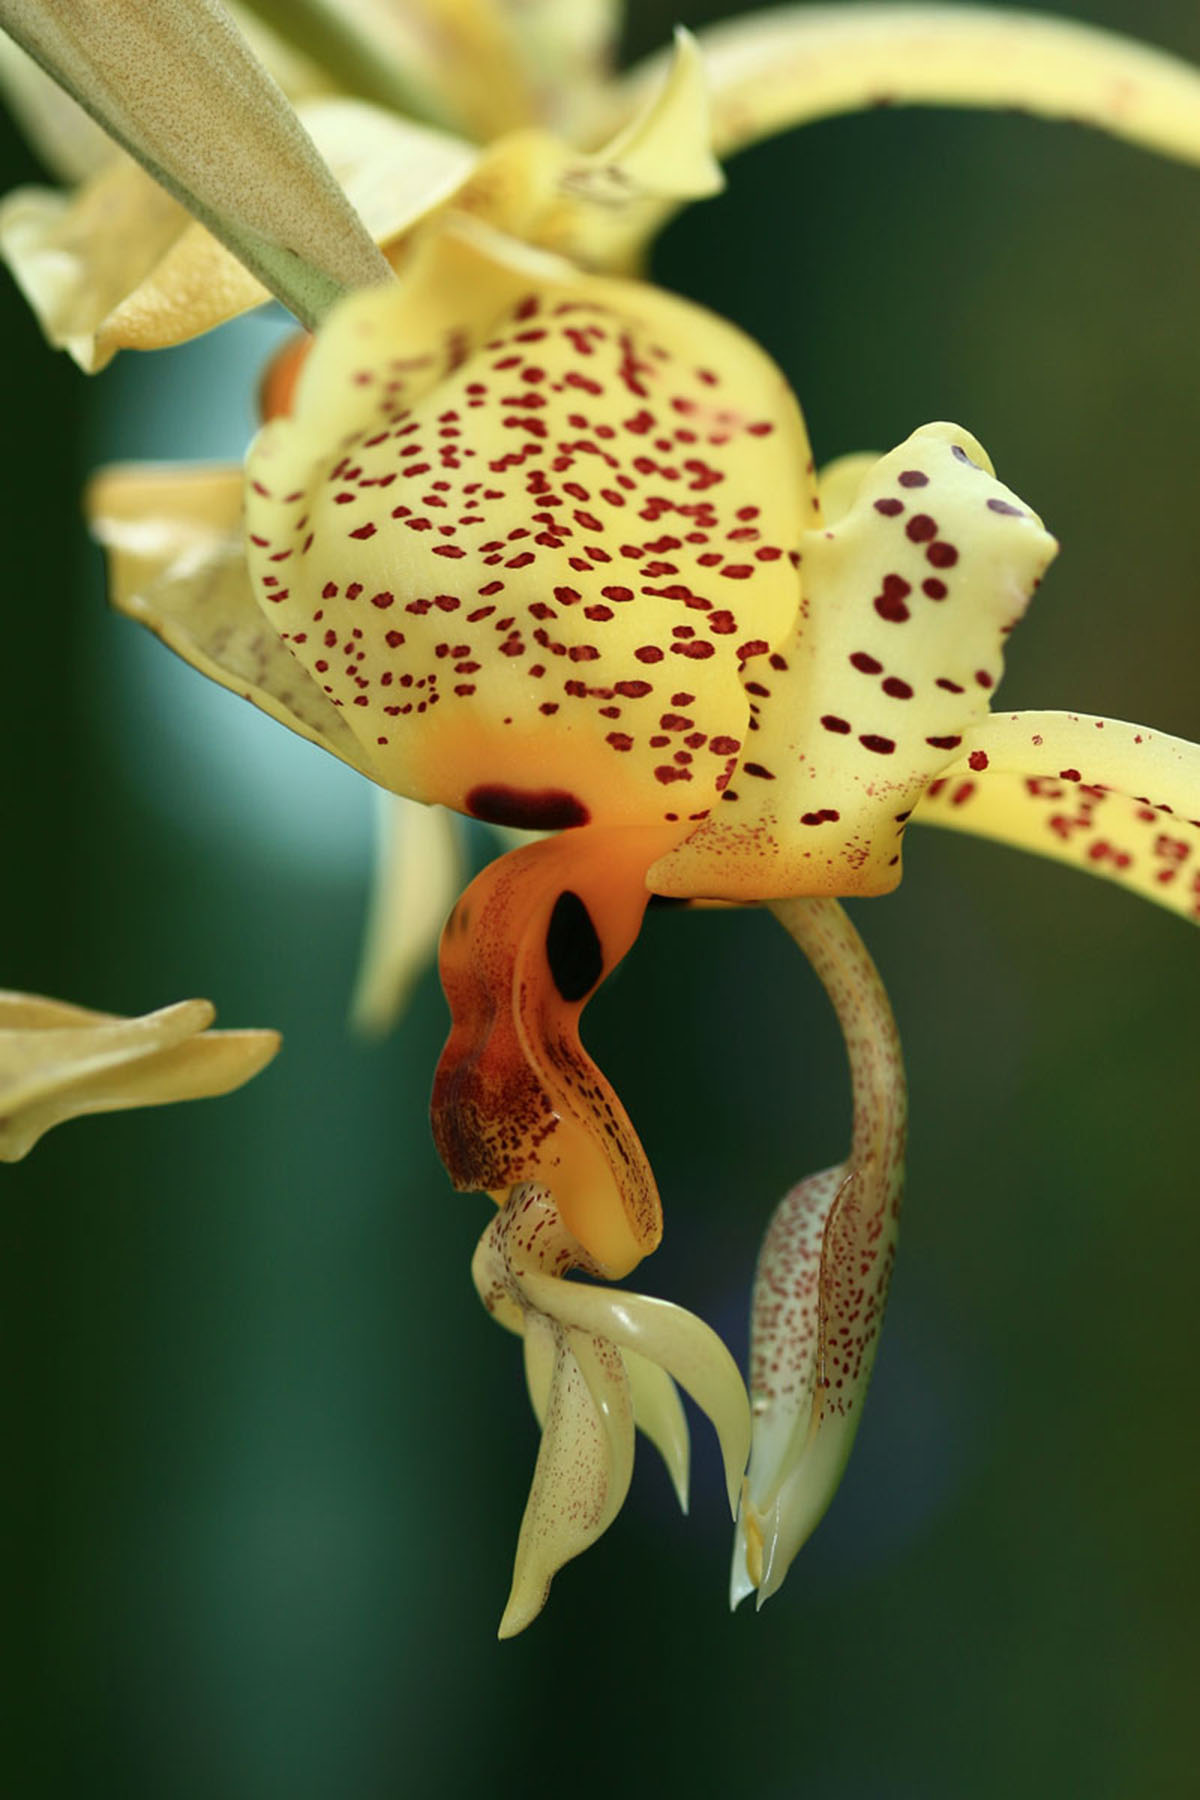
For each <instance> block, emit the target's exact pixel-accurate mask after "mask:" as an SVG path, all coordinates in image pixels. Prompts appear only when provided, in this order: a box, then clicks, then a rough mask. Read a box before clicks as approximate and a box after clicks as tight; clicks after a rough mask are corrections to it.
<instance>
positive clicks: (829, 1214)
mask: <svg viewBox="0 0 1200 1800" xmlns="http://www.w3.org/2000/svg"><path fill="white" fill-rule="evenodd" d="M771 910H772V911H773V912H774V913H775V915H776V917H777V918H778V919H779V920H780V922H781V923H782V924H783V925H784V927H785V928H786V929H787V930H788V931H789V932H790V934H791V935H792V937H793V938H794V939H795V940H796V942H797V943H798V944H799V945H800V947H801V949H802V950H803V951H804V952H805V954H806V955H807V956H808V958H809V960H810V961H811V963H812V965H813V967H814V969H815V970H816V972H817V974H818V976H819V977H820V979H821V981H822V983H823V984H824V986H825V988H826V991H827V993H828V994H829V997H830V999H831V1000H832V1002H833V1004H834V1008H835V1010H836V1012H837V1015H838V1020H839V1022H840V1024H841V1027H842V1031H843V1033H844V1036H845V1039H846V1048H847V1052H848V1054H849V1058H850V1070H851V1079H852V1083H853V1090H854V1132H853V1139H852V1143H851V1147H850V1155H849V1157H848V1158H847V1160H846V1162H845V1163H844V1164H842V1165H841V1166H840V1167H838V1168H835V1169H827V1170H825V1171H824V1173H823V1174H820V1175H814V1176H811V1177H810V1178H809V1179H808V1180H807V1181H802V1182H801V1183H800V1185H799V1186H798V1187H795V1188H793V1189H792V1191H791V1192H790V1193H789V1194H787V1195H786V1196H785V1198H784V1199H783V1201H782V1202H781V1203H780V1206H779V1208H778V1210H777V1211H776V1213H775V1216H774V1218H773V1219H772V1221H771V1225H770V1229H769V1230H768V1232H767V1235H766V1238H765V1240H764V1242H763V1247H762V1251H761V1254H760V1256H759V1262H758V1269H757V1271H756V1274H755V1282H754V1308H753V1319H752V1328H751V1353H750V1360H751V1373H750V1395H751V1405H752V1408H753V1413H754V1448H753V1451H752V1454H751V1458H750V1468H749V1472H748V1474H747V1478H746V1483H745V1488H744V1491H743V1495H742V1504H741V1509H740V1511H739V1514H738V1521H737V1530H736V1534H735V1538H734V1553H733V1571H732V1581H731V1597H732V1603H733V1605H734V1606H736V1605H737V1604H738V1603H739V1601H741V1600H742V1599H744V1598H745V1596H746V1595H747V1594H748V1593H749V1592H751V1591H752V1590H753V1589H757V1590H758V1604H759V1605H760V1606H761V1605H762V1603H763V1601H764V1600H767V1599H769V1598H770V1596H771V1595H772V1594H773V1593H775V1591H776V1590H777V1588H778V1587H779V1585H780V1583H781V1582H782V1581H783V1578H784V1576H785V1574H786V1573H787V1570H788V1567H789V1565H790V1563H791V1561H792V1559H793V1557H794V1556H795V1554H796V1552H797V1551H798V1550H799V1548H800V1546H801V1545H802V1544H803V1543H804V1541H805V1539H806V1538H807V1537H808V1536H809V1535H810V1533H811V1532H812V1531H813V1530H814V1529H815V1527H816V1526H817V1524H818V1523H819V1522H820V1519H821V1517H822V1515H823V1514H824V1512H825V1509H826V1507H827V1506H828V1505H829V1502H830V1500H831V1499H832V1498H833V1494H834V1491H835V1489H836V1488H837V1484H838V1482H839V1480H840V1479H841V1474H842V1470H843V1469H844V1467H845V1464H846V1459H847V1457H848V1456H849V1454H850V1448H851V1445H852V1443H853V1441H854V1435H855V1432H856V1431H857V1430H858V1424H859V1420H860V1418H861V1415H862V1406H863V1401H864V1399H865V1397H866V1391H867V1383H868V1381H869V1379H870V1374H871V1368H872V1365H873V1363H874V1360H875V1352H876V1349H877V1347H878V1340H879V1330H880V1326H881V1324H882V1320H883V1309H884V1304H885V1302H886V1299H887V1289H888V1282H889V1280H890V1277H891V1270H892V1263H893V1261H894V1259H895V1250H896V1235H897V1230H898V1227H899V1217H900V1197H901V1191H902V1187H903V1179H904V1145H905V1125H906V1116H907V1104H906V1094H905V1083H904V1066H903V1062H902V1060H901V1055H900V1044H899V1040H898V1038H897V1035H896V1025H895V1020H894V1019H893V1017H892V1012H891V1008H890V1006H889V1005H888V1001H887V995H886V994H885V993H884V990H883V985H882V983H881V982H880V980H879V976H878V974H877V972H876V970H875V967H874V964H873V963H872V962H871V959H870V957H869V956H868V954H867V952H866V949H865V948H864V946H863V943H862V940H861V939H860V938H859V936H858V933H857V932H856V931H855V930H854V927H853V926H852V925H851V923H850V921H849V919H848V918H847V917H846V914H845V913H844V912H843V911H842V909H841V907H840V906H838V905H837V903H836V902H835V901H832V900H792V901H784V902H776V903H775V904H774V905H773V906H772V909H771Z"/></svg>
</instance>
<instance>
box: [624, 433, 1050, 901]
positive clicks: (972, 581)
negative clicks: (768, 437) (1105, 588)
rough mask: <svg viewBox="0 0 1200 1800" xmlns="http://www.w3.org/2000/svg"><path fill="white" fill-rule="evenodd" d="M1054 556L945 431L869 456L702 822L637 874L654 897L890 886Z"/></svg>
mask: <svg viewBox="0 0 1200 1800" xmlns="http://www.w3.org/2000/svg"><path fill="white" fill-rule="evenodd" d="M850 474H851V476H852V475H853V471H850ZM847 485H848V482H847V481H845V480H843V481H841V482H839V486H838V504H839V505H843V506H845V505H846V504H847V501H848V498H849V496H848V494H847V493H846V491H845V489H846V487H847ZM1055 548H1056V546H1055V544H1054V540H1053V539H1052V538H1051V537H1049V535H1048V534H1047V533H1046V531H1045V530H1044V529H1043V527H1042V524H1041V522H1040V520H1039V519H1038V518H1037V517H1036V516H1035V515H1034V514H1033V513H1031V512H1030V511H1029V509H1028V508H1027V507H1026V506H1025V505H1024V504H1023V502H1021V501H1019V500H1018V499H1017V497H1016V495H1015V494H1013V493H1011V492H1010V491H1009V489H1008V488H1005V487H1003V486H1001V484H1000V483H999V482H998V481H997V480H996V479H995V477H994V475H993V474H992V470H991V464H990V463H989V462H988V461H987V458H986V456H985V454H984V452H983V451H982V450H981V449H980V447H979V445H978V444H977V443H976V442H975V440H974V439H973V438H972V437H971V436H970V435H969V434H968V433H967V432H965V431H963V430H962V429H961V428H960V427H959V426H956V425H928V426H925V427H924V428H923V429H922V430H920V431H918V432H915V433H914V434H913V436H912V437H911V438H909V439H908V441H907V442H906V443H904V444H902V445H901V446H900V448H899V449H898V450H893V451H892V452H891V454H890V455H888V456H885V457H883V458H881V460H880V461H879V462H877V463H876V464H875V465H874V468H873V469H872V470H871V472H870V473H869V474H867V475H866V477H865V479H864V480H863V483H862V486H861V489H860V490H859V492H858V494H857V497H856V498H855V499H854V500H853V503H852V504H849V506H848V509H847V510H846V511H845V512H844V514H843V516H842V517H841V518H840V519H839V520H838V521H837V523H835V524H833V525H829V526H825V527H823V528H821V529H819V530H812V531H809V532H807V533H806V534H805V536H804V538H803V540H802V559H803V560H802V568H801V576H802V581H803V589H804V604H803V607H802V609H801V613H800V617H799V622H798V625H797V628H796V631H795V635H794V637H793V639H792V641H791V642H790V643H784V644H783V645H781V646H780V648H779V650H778V652H777V653H775V654H772V655H771V656H770V657H768V658H765V659H764V660H763V662H762V663H759V664H757V665H754V666H752V667H748V668H747V670H746V673H745V682H746V692H747V694H748V695H749V697H750V702H751V715H752V717H751V726H750V735H749V737H748V740H747V744H746V748H745V750H744V751H743V753H742V757H741V760H740V761H739V763H738V765H737V768H736V769H735V771H734V774H733V778H732V780H731V782H730V784H729V786H728V787H727V788H726V789H725V792H724V794H723V796H722V801H721V805H720V807H719V809H718V810H717V812H716V813H714V815H713V816H712V818H711V819H710V820H708V822H707V823H706V824H705V825H703V826H702V827H701V829H700V830H699V831H698V832H696V833H695V834H694V836H693V837H691V838H690V839H689V840H688V841H687V843H686V844H684V845H683V846H682V847H681V848H680V849H678V850H676V851H674V852H673V853H672V854H670V855H668V856H667V857H666V858H665V859H664V860H663V861H662V862H661V863H659V864H657V865H656V866H655V868H654V869H652V870H651V874H650V879H651V884H652V886H653V887H654V889H655V891H656V892H658V893H665V894H678V895H687V894H704V895H708V896H711V897H717V898H726V899H754V898H764V897H766V898H770V897H784V896H788V895H801V894H877V893H886V892H887V891H888V890H889V889H891V888H893V887H895V885H896V883H897V882H898V881H899V879H900V843H901V838H902V836H903V832H904V826H905V822H906V820H907V819H908V817H909V814H910V813H911V811H912V808H913V806H914V805H915V804H916V802H917V800H918V798H919V797H920V795H921V794H922V793H923V792H924V791H925V788H926V787H927V785H928V783H929V782H930V781H931V780H933V779H934V778H935V777H936V776H937V774H938V773H939V772H940V771H941V770H942V769H944V768H945V766H946V765H947V763H949V762H952V761H953V760H954V757H955V755H956V754H957V752H958V750H959V748H960V746H961V744H962V742H963V736H964V733H965V732H966V731H967V730H969V729H970V727H971V726H972V725H974V724H976V723H977V722H978V721H979V720H980V719H981V718H982V717H984V716H985V715H986V713H987V709H988V701H989V697H990V695H991V692H992V689H993V688H994V687H995V685H996V683H997V681H998V680H999V678H1000V675H1001V672H1002V666H1003V665H1002V657H1001V650H1002V646H1003V642H1004V637H1005V634H1006V633H1007V632H1008V631H1009V630H1011V628H1012V626H1013V625H1014V624H1015V623H1016V622H1017V621H1018V620H1019V619H1020V617H1021V615H1022V613H1023V612H1024V610H1025V607H1026V604H1027V602H1028V599H1029V596H1030V594H1031V593H1032V591H1033V589H1034V588H1035V587H1036V586H1037V583H1038V581H1039V579H1040V577H1041V574H1042V571H1043V569H1044V568H1045V567H1046V565H1047V563H1048V562H1049V561H1050V559H1051V557H1052V556H1053V554H1054V551H1055Z"/></svg>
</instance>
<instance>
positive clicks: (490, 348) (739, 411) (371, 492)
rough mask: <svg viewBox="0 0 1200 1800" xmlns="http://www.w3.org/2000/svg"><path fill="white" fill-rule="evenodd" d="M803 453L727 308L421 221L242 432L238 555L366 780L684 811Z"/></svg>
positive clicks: (713, 740) (799, 487) (785, 540)
mask: <svg viewBox="0 0 1200 1800" xmlns="http://www.w3.org/2000/svg"><path fill="white" fill-rule="evenodd" d="M807 464H808V451H807V442H806V439H805V436H804V427H803V423H802V421H801V419H800V415H799V411H798V409H797V408H796V405H795V402H794V400H793V399H792V397H791V395H790V393H789V392H788V390H787V388H786V385H785V383H784V382H783V378H782V376H781V375H780V374H779V372H778V370H777V369H776V368H775V367H774V365H773V364H772V363H771V362H770V361H769V360H768V359H767V358H766V357H765V356H763V354H762V352H761V351H759V350H758V349H757V348H756V347H755V346H754V345H753V344H751V343H750V342H749V341H748V340H747V339H745V338H744V337H742V336H741V334H740V333H739V332H737V331H735V330H733V328H732V327H729V326H727V325H725V324H723V323H722V322H720V321H718V320H717V319H715V318H713V317H711V316H710V315H709V314H707V313H704V312H701V311H700V310H699V309H697V308H695V307H693V306H690V305H688V304H686V303H685V302H683V301H680V300H676V299H674V298H673V297H671V296H669V295H666V294H663V293H661V292H659V291H657V290H655V289H652V288H648V287H643V286H638V285H635V284H632V283H626V282H619V281H611V280H605V279H600V278H597V277H590V276H581V275H579V274H577V273H576V272H575V271H573V270H571V269H569V268H568V267H566V266H565V265H563V264H560V263H558V262H557V261H553V260H551V259H549V258H545V257H539V256H535V255H534V254H533V253H531V252H528V251H521V250H519V249H518V248H517V247H515V246H507V245H504V244H502V243H500V242H499V241H498V240H494V239H490V238H483V237H481V236H480V235H479V234H472V235H470V236H468V235H466V234H464V233H458V232H456V233H445V234H440V235H438V236H437V237H436V238H435V239H432V240H430V241H428V242H427V243H426V244H425V245H424V246H423V249H422V252H421V254H420V255H419V256H418V258H417V260H416V262H415V263H414V265H413V268H412V270H411V273H410V274H409V276H408V278H407V279H406V280H405V281H404V282H402V283H399V284H397V286H396V287H395V288H394V289H391V290H379V291H377V292H373V293H370V294H364V295H360V296H356V297H355V298H354V299H353V300H352V301H351V302H350V303H348V304H347V306H346V307H344V308H343V309H341V310H340V311H339V313H338V314H337V316H336V317H335V318H334V319H333V320H332V321H331V322H330V327H329V329H328V330H327V331H324V332H322V333H321V334H320V335H319V337H318V339H317V340H316V344H315V347H314V349H313V351H312V353H311V355H310V356H309V358H308V360H307V362H306V364H305V366H304V370H303V372H302V374H301V377H300V381H299V384H298V387H297V391H296V398H295V406H294V411H293V413H292V416H291V417H290V418H282V419H277V420H274V421H273V422H272V423H271V424H269V425H267V426H266V427H265V428H264V430H263V431H262V432H261V433H260V435H259V437H258V438H257V440H256V441H255V443H254V445H253V446H252V447H251V451H250V455H249V459H248V464H247V470H248V477H249V495H248V500H247V527H248V532H249V543H250V550H249V555H250V561H251V568H252V573H253V574H254V577H255V581H256V586H257V591H258V594H259V599H260V602H261V604H262V606H263V608H264V611H265V612H266V613H267V615H268V616H269V617H270V619H271V622H272V624H273V625H274V626H275V628H276V629H278V630H280V631H290V632H291V633H292V634H293V635H292V637H291V639H290V640H289V643H290V647H291V648H292V649H293V652H294V654H295V655H296V656H297V657H298V658H299V659H300V660H302V661H303V662H304V663H305V665H306V667H308V668H309V669H310V671H311V672H312V673H313V674H314V675H315V676H317V677H318V678H319V680H320V682H321V684H322V685H323V688H324V691H325V692H326V693H327V694H328V695H329V696H330V698H331V699H332V700H333V702H334V704H335V705H338V706H340V707H342V708H343V710H344V716H345V717H346V718H347V720H348V721H349V723H350V725H351V727H352V728H353V730H354V731H355V733H356V735H357V736H358V737H359V739H360V742H361V743H362V745H363V748H364V751H365V753H366V754H367V755H369V756H370V757H371V759H372V762H373V764H374V767H375V771H376V778H377V779H378V780H379V781H380V782H381V783H383V785H385V786H387V787H390V788H392V789H394V790H395V791H396V792H400V793H407V794H409V795H410V796H412V797H413V798H417V799H424V800H439V801H441V802H443V803H444V804H446V805H449V806H452V807H454V808H455V809H456V810H458V811H465V812H471V813H473V814H474V815H475V816H476V817H481V818H487V819H491V820H492V821H494V822H498V823H510V824H515V823H521V824H524V825H527V826H530V827H537V826H547V825H554V824H562V823H566V822H569V821H568V817H567V814H568V813H569V814H570V820H571V821H573V822H577V823H580V822H582V821H583V820H584V819H586V818H591V819H594V820H596V821H598V822H604V823H612V824H623V823H646V824H652V823H663V822H666V823H679V822H686V821H687V820H688V819H689V818H692V819H694V818H695V817H697V816H702V815H703V813H704V812H705V811H707V809H708V807H709V806H710V805H711V804H712V801H713V799H714V798H715V795H716V794H717V793H718V792H719V790H720V787H721V784H722V781H723V780H724V778H725V777H726V776H727V774H728V771H729V769H730V768H731V767H732V761H733V758H734V757H735V756H736V752H737V750H738V748H740V742H741V736H742V729H743V726H744V722H745V718H746V706H747V702H746V696H745V692H744V690H743V688H742V684H741V679H740V675H739V670H740V669H741V668H742V667H743V666H744V665H745V664H746V663H747V662H748V661H750V660H752V659H755V658H760V657H761V658H765V656H766V654H767V653H768V652H769V650H770V649H771V647H772V646H773V644H774V643H776V642H777V641H778V640H779V639H780V638H781V637H782V636H783V635H784V632H785V631H786V630H787V628H788V626H789V625H790V623H791V620H792V618H793V617H794V614H795V609H796V604H797V598H798V587H797V582H796V577H795V573H794V571H793V569H792V567H791V564H790V561H789V559H788V556H787V554H786V552H787V548H788V547H789V546H790V545H792V544H794V543H795V542H796V541H797V538H798V535H799V531H800V528H801V525H802V522H803V516H804V514H805V509H806V505H808V504H811V502H809V500H808V496H807V495H806V494H805V492H804V489H803V475H802V472H803V471H804V469H805V468H806V467H807ZM797 471H800V472H801V480H800V481H799V482H797V478H796V477H797ZM481 578H482V579H481ZM630 602H636V603H635V604H629V603H630ZM314 627H319V628H320V629H319V630H314ZM301 632H302V633H304V634H305V638H304V641H303V642H301V641H300V639H299V637H298V634H299V633H301ZM327 646H328V647H327ZM548 770H553V774H554V782H553V785H554V788H555V790H556V791H557V792H558V795H559V799H560V801H561V800H562V796H564V795H565V796H566V797H567V799H569V800H570V802H571V804H570V806H569V807H567V806H566V802H565V801H563V802H562V804H557V803H556V804H555V805H554V806H553V807H552V808H551V811H552V813H553V816H552V817H551V816H549V815H546V816H543V814H542V813H539V811H538V806H539V801H538V796H539V794H541V793H542V792H543V790H544V789H545V787H546V775H547V771H548ZM564 809H565V810H564Z"/></svg>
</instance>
